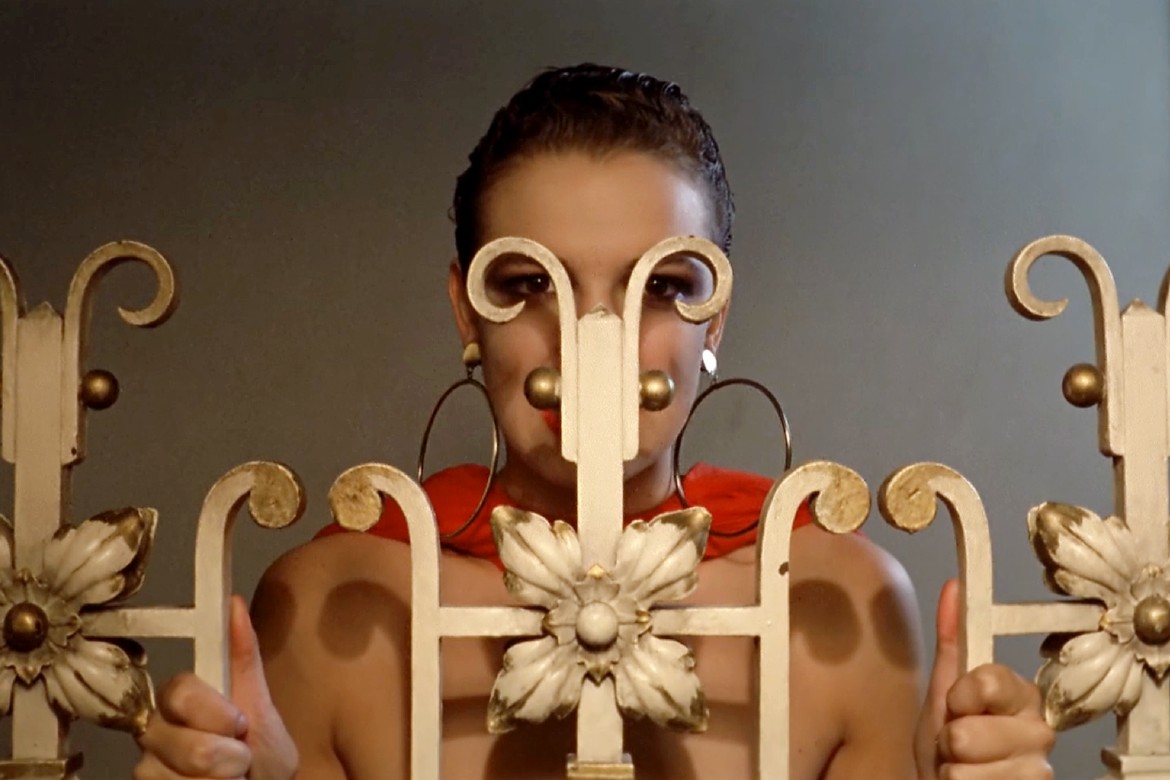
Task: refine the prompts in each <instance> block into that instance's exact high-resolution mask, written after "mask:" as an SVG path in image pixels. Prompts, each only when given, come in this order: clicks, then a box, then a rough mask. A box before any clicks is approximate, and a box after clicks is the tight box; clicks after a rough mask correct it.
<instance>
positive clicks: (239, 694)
mask: <svg viewBox="0 0 1170 780" xmlns="http://www.w3.org/2000/svg"><path fill="white" fill-rule="evenodd" d="M229 627H230V634H231V641H230V660H231V664H230V666H231V686H232V687H231V700H232V702H233V703H234V704H235V705H236V706H237V707H239V708H240V711H241V712H243V713H244V717H245V718H247V720H248V724H249V725H253V726H254V725H255V724H257V723H259V722H261V721H263V719H264V717H265V716H266V715H267V714H268V711H269V710H270V709H271V708H272V698H271V697H270V696H269V694H268V681H267V680H266V679H265V678H264V664H263V662H262V661H261V660H260V643H259V642H258V641H257V639H256V631H255V630H254V629H253V628H252V620H251V619H250V618H249V617H248V607H247V605H246V604H245V603H244V599H243V598H241V597H240V596H238V595H234V596H232V603H231V618H230V623H229Z"/></svg>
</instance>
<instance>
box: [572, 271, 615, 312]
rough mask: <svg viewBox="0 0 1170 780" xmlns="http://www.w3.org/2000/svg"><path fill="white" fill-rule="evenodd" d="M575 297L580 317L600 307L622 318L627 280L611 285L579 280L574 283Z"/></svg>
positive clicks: (603, 282) (598, 280)
mask: <svg viewBox="0 0 1170 780" xmlns="http://www.w3.org/2000/svg"><path fill="white" fill-rule="evenodd" d="M573 297H574V300H575V301H576V304H577V316H578V317H583V316H585V315H586V314H588V313H589V312H591V311H593V310H594V309H596V308H597V307H598V306H600V307H602V308H604V309H605V310H606V311H609V312H611V313H613V314H617V315H619V316H620V315H621V313H622V304H623V303H624V302H625V297H626V283H625V280H623V281H621V282H618V283H612V284H611V283H609V282H607V281H604V280H600V279H579V280H576V281H574V283H573Z"/></svg>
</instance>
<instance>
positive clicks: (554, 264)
mask: <svg viewBox="0 0 1170 780" xmlns="http://www.w3.org/2000/svg"><path fill="white" fill-rule="evenodd" d="M504 255H519V256H521V257H527V258H529V259H531V260H532V261H533V262H535V263H536V264H538V265H539V266H540V267H541V268H543V269H544V270H545V271H546V272H548V276H549V279H550V280H551V281H552V287H553V293H554V294H555V295H556V300H557V313H558V319H559V322H560V329H561V334H560V338H561V365H560V371H561V454H562V455H563V456H564V458H565V459H566V460H569V461H573V462H575V461H576V460H577V438H578V431H577V302H576V299H575V298H574V297H573V284H572V282H571V281H570V280H569V272H568V271H566V270H565V266H564V265H562V264H561V261H560V260H559V259H558V258H557V256H556V255H554V254H553V253H552V251H550V250H549V249H548V247H546V246H544V245H543V244H540V243H538V242H536V241H533V240H531V239H528V238H516V237H506V238H497V239H495V240H494V241H489V242H488V243H486V244H484V245H483V247H482V248H481V249H480V250H479V251H478V252H476V253H475V257H473V258H472V259H471V265H470V266H468V268H467V297H468V299H470V301H471V305H472V306H474V307H475V310H476V311H477V312H479V314H480V316H482V317H483V318H484V319H486V320H488V321H490V322H495V323H505V322H508V321H509V320H512V319H514V318H515V317H516V316H517V315H519V314H520V312H521V311H523V310H524V306H525V303H524V301H520V302H519V303H515V304H513V305H511V306H498V305H496V304H495V303H494V302H493V301H492V300H491V299H490V298H489V297H488V294H487V273H488V269H489V268H490V267H491V265H492V263H494V262H496V260H497V259H498V258H500V257H502V256H504Z"/></svg>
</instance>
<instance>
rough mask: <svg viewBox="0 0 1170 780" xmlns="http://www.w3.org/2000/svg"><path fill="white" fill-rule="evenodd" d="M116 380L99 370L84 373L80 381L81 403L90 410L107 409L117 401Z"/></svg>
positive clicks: (108, 373)
mask: <svg viewBox="0 0 1170 780" xmlns="http://www.w3.org/2000/svg"><path fill="white" fill-rule="evenodd" d="M118 391H119V388H118V378H117V377H116V376H114V375H113V374H111V373H110V372H109V371H105V370H103V369H100V368H95V369H93V370H92V371H86V372H85V376H84V377H83V378H82V380H81V401H82V403H84V404H85V405H86V406H88V407H89V408H90V409H109V408H110V407H111V406H113V405H114V402H115V401H117V400H118Z"/></svg>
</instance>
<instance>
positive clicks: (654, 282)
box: [646, 274, 695, 302]
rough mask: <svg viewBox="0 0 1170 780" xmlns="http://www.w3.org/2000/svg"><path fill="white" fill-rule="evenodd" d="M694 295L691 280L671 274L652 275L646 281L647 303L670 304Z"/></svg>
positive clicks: (693, 286)
mask: <svg viewBox="0 0 1170 780" xmlns="http://www.w3.org/2000/svg"><path fill="white" fill-rule="evenodd" d="M694 295H695V283H694V281H693V280H691V279H689V278H686V277H683V276H676V275H672V274H654V275H653V276H651V277H650V278H649V279H647V280H646V299H647V301H660V302H672V301H677V300H686V299H688V298H693V297H694Z"/></svg>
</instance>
